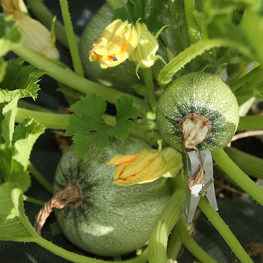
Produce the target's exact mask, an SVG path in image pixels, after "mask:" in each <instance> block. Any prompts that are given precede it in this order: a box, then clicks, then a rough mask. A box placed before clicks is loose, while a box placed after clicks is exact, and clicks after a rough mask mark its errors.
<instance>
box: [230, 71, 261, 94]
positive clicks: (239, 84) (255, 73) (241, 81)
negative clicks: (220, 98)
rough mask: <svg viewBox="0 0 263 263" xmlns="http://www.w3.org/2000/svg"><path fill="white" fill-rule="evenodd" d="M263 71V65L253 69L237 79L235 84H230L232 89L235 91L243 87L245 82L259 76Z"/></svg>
mask: <svg viewBox="0 0 263 263" xmlns="http://www.w3.org/2000/svg"><path fill="white" fill-rule="evenodd" d="M262 73H263V67H262V66H258V67H256V68H254V69H253V70H251V71H250V72H249V73H248V74H246V75H244V76H243V77H242V78H240V79H239V80H238V81H236V82H235V83H234V84H233V85H231V86H230V88H231V90H232V91H233V92H234V91H236V90H238V89H239V88H241V87H242V86H243V85H244V84H246V83H247V82H249V81H251V80H252V79H254V78H259V77H260V75H262Z"/></svg>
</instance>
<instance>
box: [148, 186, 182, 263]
mask: <svg viewBox="0 0 263 263" xmlns="http://www.w3.org/2000/svg"><path fill="white" fill-rule="evenodd" d="M184 195H185V193H184V190H183V189H182V188H179V187H178V188H177V189H176V190H175V192H174V194H173V196H172V197H171V198H170V200H169V202H168V204H167V205H166V206H165V208H164V209H163V211H162V213H161V214H160V215H159V217H158V218H157V220H156V223H155V225H154V227H153V230H152V232H151V236H150V239H149V246H148V247H149V263H166V261H167V256H166V246H167V240H168V236H169V234H170V232H171V230H172V228H173V226H174V225H175V224H176V222H177V221H178V219H179V218H180V217H181V215H182V211H183V204H184Z"/></svg>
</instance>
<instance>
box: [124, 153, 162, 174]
mask: <svg viewBox="0 0 263 263" xmlns="http://www.w3.org/2000/svg"><path fill="white" fill-rule="evenodd" d="M158 155H159V152H155V153H152V152H151V151H150V150H146V149H145V150H143V151H142V152H141V153H140V155H139V157H138V158H137V159H136V160H135V161H134V162H132V163H131V164H130V165H129V166H127V167H126V169H125V170H124V172H123V173H122V175H121V177H122V178H124V177H128V176H130V175H135V174H137V173H139V172H140V171H141V170H142V169H143V168H144V167H145V166H146V165H147V164H148V163H149V162H151V161H152V160H154V159H155V158H157V157H158Z"/></svg>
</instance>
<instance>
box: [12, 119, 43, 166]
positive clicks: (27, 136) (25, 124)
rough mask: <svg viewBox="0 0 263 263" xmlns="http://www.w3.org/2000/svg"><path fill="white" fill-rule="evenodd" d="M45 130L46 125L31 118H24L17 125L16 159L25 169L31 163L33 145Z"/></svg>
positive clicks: (14, 137) (15, 137) (15, 140)
mask: <svg viewBox="0 0 263 263" xmlns="http://www.w3.org/2000/svg"><path fill="white" fill-rule="evenodd" d="M44 131H45V127H44V126H43V125H41V124H39V123H38V122H36V121H34V120H33V119H31V118H28V119H24V120H23V121H22V122H21V123H20V124H19V125H18V126H17V127H16V129H15V132H14V135H13V145H14V146H15V148H16V150H17V153H16V154H15V156H14V159H15V160H16V161H17V162H19V163H20V164H22V166H23V167H24V169H26V168H27V166H28V164H29V157H30V153H31V150H32V148H33V145H34V144H35V142H36V140H37V139H38V137H39V136H40V135H41V134H42V133H44Z"/></svg>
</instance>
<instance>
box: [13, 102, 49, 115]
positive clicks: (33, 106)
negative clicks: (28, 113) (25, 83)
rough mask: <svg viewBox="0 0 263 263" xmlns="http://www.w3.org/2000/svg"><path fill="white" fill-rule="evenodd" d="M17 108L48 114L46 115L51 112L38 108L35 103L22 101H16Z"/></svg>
mask: <svg viewBox="0 0 263 263" xmlns="http://www.w3.org/2000/svg"><path fill="white" fill-rule="evenodd" d="M17 106H18V107H20V108H26V109H28V110H33V111H40V112H48V113H50V112H53V111H52V110H50V109H47V108H44V107H42V106H39V105H37V104H35V103H31V102H28V101H25V100H23V99H21V100H19V101H18V103H17Z"/></svg>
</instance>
